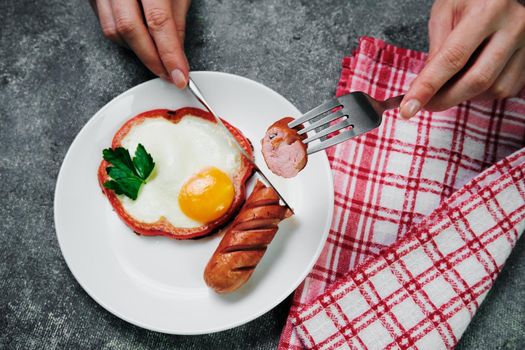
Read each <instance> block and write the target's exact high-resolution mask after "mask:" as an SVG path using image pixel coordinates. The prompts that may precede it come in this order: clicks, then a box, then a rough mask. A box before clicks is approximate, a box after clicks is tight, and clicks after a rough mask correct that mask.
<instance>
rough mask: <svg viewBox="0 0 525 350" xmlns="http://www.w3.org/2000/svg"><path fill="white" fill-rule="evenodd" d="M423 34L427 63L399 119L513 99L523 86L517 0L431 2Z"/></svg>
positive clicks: (524, 15)
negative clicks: (426, 31)
mask: <svg viewBox="0 0 525 350" xmlns="http://www.w3.org/2000/svg"><path fill="white" fill-rule="evenodd" d="M428 29H429V46H430V47H429V58H428V60H427V62H426V64H425V67H424V68H423V70H422V71H421V72H420V73H419V75H418V76H417V78H416V79H415V80H414V82H413V83H412V85H411V86H410V89H409V90H408V92H407V93H406V95H405V98H404V99H403V101H402V102H401V116H402V117H404V118H411V117H413V116H414V114H415V113H417V112H418V111H419V110H420V109H421V108H425V109H427V110H430V111H441V110H445V109H447V108H450V107H452V106H455V105H457V104H458V103H460V102H463V101H465V100H469V99H473V98H476V99H493V98H505V97H511V96H515V95H517V94H518V93H519V92H520V90H521V88H522V87H523V86H524V85H525V6H523V5H521V4H520V3H519V2H518V1H516V0H492V1H491V0H436V1H435V3H434V5H433V7H432V11H431V15H430V21H429V24H428ZM458 73H459V74H458Z"/></svg>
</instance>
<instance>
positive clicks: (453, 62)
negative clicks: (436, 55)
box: [441, 44, 468, 72]
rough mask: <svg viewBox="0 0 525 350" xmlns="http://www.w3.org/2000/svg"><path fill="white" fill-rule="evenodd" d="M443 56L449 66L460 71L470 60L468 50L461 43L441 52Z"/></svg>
mask: <svg viewBox="0 0 525 350" xmlns="http://www.w3.org/2000/svg"><path fill="white" fill-rule="evenodd" d="M441 55H442V58H443V60H444V62H445V64H446V65H447V67H448V68H450V69H452V70H454V71H456V72H457V71H459V70H460V69H461V68H463V66H464V65H465V63H466V62H467V60H468V52H467V50H466V49H465V47H463V46H461V45H458V44H456V45H452V46H450V47H447V48H446V49H444V50H443V51H442V52H441Z"/></svg>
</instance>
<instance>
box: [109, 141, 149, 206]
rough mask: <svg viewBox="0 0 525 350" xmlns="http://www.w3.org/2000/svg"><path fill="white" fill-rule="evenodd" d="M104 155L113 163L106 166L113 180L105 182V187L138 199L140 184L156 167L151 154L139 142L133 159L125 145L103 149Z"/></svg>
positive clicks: (143, 182) (144, 181)
mask: <svg viewBox="0 0 525 350" xmlns="http://www.w3.org/2000/svg"><path fill="white" fill-rule="evenodd" d="M102 156H103V158H104V160H105V161H107V162H108V163H111V165H112V166H108V167H107V168H106V172H107V174H108V175H109V177H111V180H108V181H106V182H104V187H106V188H108V189H110V190H113V191H114V192H115V193H116V194H124V195H126V196H128V197H129V198H131V199H133V200H135V199H137V195H138V193H139V189H140V186H142V184H145V183H146V179H147V178H148V176H149V175H150V174H151V172H152V171H153V168H154V167H155V162H153V158H152V157H151V154H149V153H148V152H146V149H145V148H144V146H142V144H140V143H139V145H138V146H137V149H136V150H135V156H134V157H133V160H132V159H131V156H130V155H129V152H128V150H127V149H125V148H123V147H117V148H115V149H112V148H106V149H105V150H103V151H102Z"/></svg>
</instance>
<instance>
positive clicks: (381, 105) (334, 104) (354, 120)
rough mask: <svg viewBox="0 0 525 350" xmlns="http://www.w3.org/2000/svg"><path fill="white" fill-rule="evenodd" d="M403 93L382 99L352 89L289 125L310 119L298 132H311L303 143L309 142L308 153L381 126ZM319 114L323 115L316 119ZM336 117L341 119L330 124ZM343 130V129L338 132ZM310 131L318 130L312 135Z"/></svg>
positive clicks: (295, 125) (299, 123) (292, 125)
mask: <svg viewBox="0 0 525 350" xmlns="http://www.w3.org/2000/svg"><path fill="white" fill-rule="evenodd" d="M403 97H404V95H401V96H396V97H392V98H389V99H388V100H385V101H378V100H376V99H374V98H372V97H370V96H369V95H367V94H365V93H364V92H352V93H349V94H347V95H343V96H340V97H337V98H334V99H333V100H330V101H328V102H325V103H323V104H322V105H320V106H317V107H315V108H314V109H312V110H311V111H309V112H307V113H306V114H304V115H303V116H302V117H301V118H298V119H296V120H294V121H292V122H290V123H289V124H288V127H290V128H295V127H297V126H299V125H301V124H303V123H305V122H309V125H304V126H303V128H302V129H301V130H299V131H298V133H299V134H300V135H303V134H306V135H307V136H308V137H307V138H306V139H305V140H303V143H305V144H307V145H308V149H307V153H308V154H312V153H315V152H318V151H321V150H324V149H326V148H328V147H331V146H334V145H337V144H338V143H341V142H343V141H346V140H348V139H351V138H353V137H356V136H359V135H361V134H364V133H365V132H368V131H370V130H373V129H375V128H377V127H378V126H379V125H381V122H382V121H383V113H384V112H385V111H386V110H389V109H394V108H397V107H399V103H401V100H402V99H403ZM317 117H321V118H320V119H318V120H315V121H314V119H315V118H317ZM336 120H340V121H339V122H338V123H335V124H333V125H330V124H331V122H333V121H336ZM342 129H346V130H342ZM339 130H341V131H340V132H339V133H338V134H335V133H336V132H337V131H339ZM310 131H315V133H313V134H311V135H308V132H310ZM330 134H333V135H332V137H330V138H325V139H322V140H320V141H319V142H317V143H313V144H310V143H311V142H312V141H314V140H318V139H321V138H323V137H326V136H329V135H330Z"/></svg>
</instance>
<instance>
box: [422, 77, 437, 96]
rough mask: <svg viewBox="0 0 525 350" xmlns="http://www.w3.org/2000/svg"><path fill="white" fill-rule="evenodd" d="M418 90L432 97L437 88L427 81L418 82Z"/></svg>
mask: <svg viewBox="0 0 525 350" xmlns="http://www.w3.org/2000/svg"><path fill="white" fill-rule="evenodd" d="M420 88H421V89H422V90H424V91H425V94H426V95H428V96H434V95H435V94H436V92H437V90H438V89H437V87H436V86H435V85H434V84H433V83H432V82H430V81H428V80H423V81H421V82H420Z"/></svg>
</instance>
